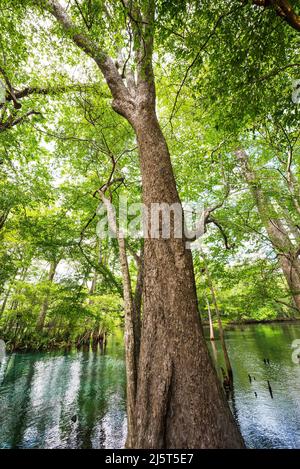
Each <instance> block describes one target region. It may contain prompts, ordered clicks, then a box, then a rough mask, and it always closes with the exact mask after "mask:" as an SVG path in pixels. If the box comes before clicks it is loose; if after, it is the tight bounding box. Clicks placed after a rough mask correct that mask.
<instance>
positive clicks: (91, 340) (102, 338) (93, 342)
mask: <svg viewBox="0 0 300 469" xmlns="http://www.w3.org/2000/svg"><path fill="white" fill-rule="evenodd" d="M222 323H223V328H224V330H225V332H226V329H228V328H230V327H235V326H237V327H239V326H247V325H253V326H255V325H260V324H280V323H285V324H289V323H291V324H295V323H300V318H299V317H290V318H276V319H259V320H255V319H241V320H239V321H237V320H227V321H223V322H222ZM202 325H203V327H204V328H205V329H207V328H209V321H208V320H205V319H204V320H202ZM213 327H214V330H215V331H216V336H215V340H219V336H218V323H217V322H216V321H213ZM118 330H119V331H122V333H124V327H119V328H118ZM114 333H115V331H114V330H112V331H110V332H106V333H103V334H102V335H99V336H98V337H95V336H93V335H92V334H90V335H89V336H86V337H85V339H84V340H79V341H78V340H77V341H75V342H69V343H66V342H63V341H61V342H55V341H53V340H52V341H51V340H50V341H49V343H44V344H38V343H37V344H36V346H32V345H29V344H26V343H19V344H17V345H16V346H14V345H13V344H11V343H9V342H8V345H7V351H8V352H9V353H13V352H20V353H21V352H22V353H26V352H30V353H32V352H39V351H43V352H47V351H49V352H53V351H59V350H76V349H77V350H89V349H95V350H97V349H98V348H99V349H100V350H101V351H102V352H105V349H106V346H107V342H108V341H109V340H110V337H111V336H112V335H114ZM0 338H1V339H2V340H4V341H5V336H4V338H3V336H1V334H0ZM205 338H206V340H209V336H208V335H207V334H206V333H205Z"/></svg>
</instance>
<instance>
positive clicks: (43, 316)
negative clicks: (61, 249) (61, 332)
mask: <svg viewBox="0 0 300 469" xmlns="http://www.w3.org/2000/svg"><path fill="white" fill-rule="evenodd" d="M57 266H58V262H56V261H51V262H50V268H49V273H48V282H49V284H51V283H52V282H53V278H54V275H55V271H56V268H57ZM49 297H50V287H49V286H48V288H47V290H46V294H45V297H44V300H43V304H42V307H41V311H40V314H39V317H38V321H37V329H38V330H39V331H42V330H43V328H44V325H45V319H46V316H47V312H48V308H49Z"/></svg>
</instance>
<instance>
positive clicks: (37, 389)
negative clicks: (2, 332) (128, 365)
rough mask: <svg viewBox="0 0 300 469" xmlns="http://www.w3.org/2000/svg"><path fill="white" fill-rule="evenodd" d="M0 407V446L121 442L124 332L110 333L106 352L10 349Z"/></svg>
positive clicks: (117, 445) (88, 445)
mask: <svg viewBox="0 0 300 469" xmlns="http://www.w3.org/2000/svg"><path fill="white" fill-rule="evenodd" d="M116 349H117V350H116ZM0 409H1V412H0V447H1V448H37V447H39V448H120V447H122V446H123V444H124V440H125V436H126V418H125V370H124V360H123V347H122V336H121V335H120V336H119V337H118V336H114V338H113V339H112V340H111V341H110V344H109V345H108V349H107V352H106V354H103V353H102V352H101V350H93V351H84V352H68V353H65V354H60V353H55V354H53V353H48V354H44V353H35V354H14V355H13V356H12V358H11V360H10V362H9V363H8V364H7V368H6V370H5V377H4V380H3V383H2V386H1V388H0ZM72 417H73V419H72Z"/></svg>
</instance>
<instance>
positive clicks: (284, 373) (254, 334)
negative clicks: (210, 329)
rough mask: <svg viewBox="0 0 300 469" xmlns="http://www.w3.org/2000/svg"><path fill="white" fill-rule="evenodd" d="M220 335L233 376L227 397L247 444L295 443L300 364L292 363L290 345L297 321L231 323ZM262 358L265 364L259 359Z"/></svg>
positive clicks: (299, 439)
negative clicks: (224, 335)
mask: <svg viewBox="0 0 300 469" xmlns="http://www.w3.org/2000/svg"><path fill="white" fill-rule="evenodd" d="M226 338H227V340H226V342H227V345H228V351H229V355H230V358H231V362H232V367H233V372H234V377H235V382H234V396H233V397H232V396H230V397H229V402H230V404H231V408H232V411H233V413H234V415H235V417H236V419H237V420H238V422H239V425H240V428H241V431H242V434H243V436H244V438H245V440H246V443H247V446H248V447H250V448H300V401H299V395H300V365H299V364H295V363H293V361H292V351H293V350H292V348H291V344H292V342H293V340H294V339H296V338H300V325H299V324H272V325H257V326H253V325H251V326H244V327H242V328H237V327H235V328H232V329H229V330H227V332H226ZM215 346H216V348H217V355H218V358H217V361H218V368H219V367H220V366H222V362H223V360H222V355H221V348H220V344H219V341H218V340H217V341H216V343H215ZM267 358H268V359H269V360H270V364H267V363H265V362H264V359H267ZM248 375H250V376H251V383H250V380H249V376H248ZM268 381H269V382H270V385H271V387H272V392H273V399H272V397H271V395H270V391H269V388H268Z"/></svg>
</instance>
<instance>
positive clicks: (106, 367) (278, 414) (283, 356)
mask: <svg viewBox="0 0 300 469" xmlns="http://www.w3.org/2000/svg"><path fill="white" fill-rule="evenodd" d="M226 339H227V344H228V349H229V354H230V358H231V361H232V366H233V371H234V379H235V384H234V395H233V396H232V395H231V396H229V402H230V406H231V408H232V411H233V413H234V415H235V417H236V419H237V421H238V424H239V426H240V429H241V432H242V434H243V436H244V439H245V442H246V445H247V446H248V447H250V448H300V364H299V363H294V362H293V360H292V353H293V352H294V350H296V349H295V348H292V345H293V343H294V345H295V344H296V343H295V342H293V341H295V340H297V339H300V324H299V323H297V324H295V323H294V324H268V325H249V326H244V327H234V328H233V327H232V328H230V329H227V330H226ZM299 343H300V340H299ZM215 344H216V351H215V352H214V350H211V352H212V355H213V356H215V355H216V359H217V362H216V363H217V369H218V371H219V372H220V367H221V366H222V356H221V352H220V344H219V341H218V340H216V341H215ZM298 347H299V345H298ZM294 357H295V354H294ZM264 358H265V359H267V358H268V359H269V361H270V364H265V363H264ZM249 374H250V376H251V383H250V380H249V376H248V375H249ZM268 381H269V383H270V386H271V388H272V393H273V398H272V397H271V394H270V391H269V387H268ZM255 393H256V394H255ZM125 399H126V395H125V366H124V351H123V339H122V335H121V333H116V334H115V335H114V336H112V337H111V338H110V340H109V341H108V346H107V349H106V352H105V353H102V352H101V351H100V350H98V351H80V352H78V351H71V352H65V353H64V352H53V353H52V352H51V353H50V352H47V353H24V354H20V353H16V354H12V355H11V356H8V357H6V358H5V359H4V361H2V364H1V366H0V448H122V447H123V445H124V440H125V436H126V408H125Z"/></svg>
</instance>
